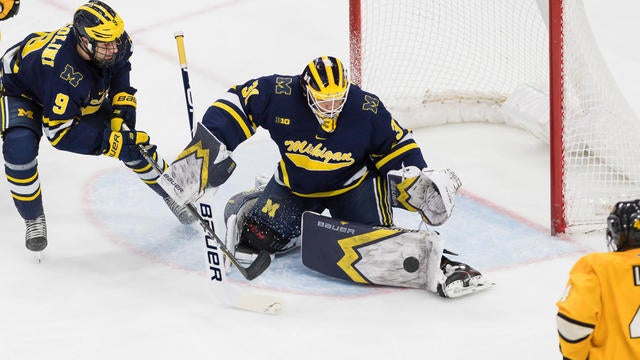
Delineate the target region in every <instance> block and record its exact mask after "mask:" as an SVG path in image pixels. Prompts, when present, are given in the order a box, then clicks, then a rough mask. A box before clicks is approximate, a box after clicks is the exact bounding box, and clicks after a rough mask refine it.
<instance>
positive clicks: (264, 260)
mask: <svg viewBox="0 0 640 360" xmlns="http://www.w3.org/2000/svg"><path fill="white" fill-rule="evenodd" d="M269 265H271V254H269V252H268V251H266V250H262V251H260V253H259V254H258V256H257V257H256V259H255V260H254V261H253V262H252V263H251V265H249V267H247V268H244V269H238V270H240V272H241V273H242V275H243V276H244V277H245V279H247V280H253V279H255V278H257V277H258V276H260V274H262V273H263V272H264V271H265V270H267V268H268V267H269Z"/></svg>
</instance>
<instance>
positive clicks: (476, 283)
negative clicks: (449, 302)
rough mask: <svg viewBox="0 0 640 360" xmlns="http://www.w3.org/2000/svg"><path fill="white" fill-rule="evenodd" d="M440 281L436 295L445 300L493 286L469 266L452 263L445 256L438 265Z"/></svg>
mask: <svg viewBox="0 0 640 360" xmlns="http://www.w3.org/2000/svg"><path fill="white" fill-rule="evenodd" d="M440 269H441V270H442V279H441V280H440V281H439V283H438V294H439V295H440V296H442V297H446V298H457V297H460V296H464V295H468V294H472V293H474V292H477V291H481V290H485V289H488V288H490V287H492V286H494V285H495V283H492V282H490V281H487V280H486V279H485V278H484V277H483V276H482V274H481V273H480V272H479V271H478V270H476V269H474V268H472V267H471V266H469V265H467V264H464V263H461V262H457V261H452V260H450V259H448V258H447V257H446V256H443V257H442V261H441V263H440Z"/></svg>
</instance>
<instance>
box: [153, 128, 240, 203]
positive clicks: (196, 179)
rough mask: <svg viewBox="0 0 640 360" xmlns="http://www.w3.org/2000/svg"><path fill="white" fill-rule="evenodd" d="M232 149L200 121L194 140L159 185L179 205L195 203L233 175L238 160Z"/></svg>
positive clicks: (163, 175)
mask: <svg viewBox="0 0 640 360" xmlns="http://www.w3.org/2000/svg"><path fill="white" fill-rule="evenodd" d="M230 155H231V151H228V150H227V147H226V146H225V145H224V144H223V143H221V142H220V141H219V140H218V139H216V137H215V136H214V135H213V134H212V133H211V132H210V131H209V130H208V129H207V128H206V127H205V126H204V125H202V123H198V124H197V127H196V132H195V134H194V135H193V139H191V142H190V143H189V144H188V145H187V147H186V148H185V149H184V150H183V151H182V152H181V153H180V155H178V158H177V159H176V160H175V161H174V162H173V163H172V164H171V165H170V166H169V168H167V170H166V171H165V172H164V173H162V176H160V179H158V184H160V186H161V187H162V188H163V189H164V191H166V192H167V194H169V196H171V198H172V199H173V200H174V201H175V202H176V203H177V204H178V205H184V204H186V203H190V202H194V201H196V200H197V199H198V198H200V197H201V196H202V195H204V191H205V190H206V189H209V188H214V189H215V188H217V187H218V186H220V185H222V184H223V183H224V182H225V181H227V179H228V178H229V177H230V176H231V174H232V173H233V171H234V170H235V168H236V163H235V162H234V161H233V159H232V158H231V157H230Z"/></svg>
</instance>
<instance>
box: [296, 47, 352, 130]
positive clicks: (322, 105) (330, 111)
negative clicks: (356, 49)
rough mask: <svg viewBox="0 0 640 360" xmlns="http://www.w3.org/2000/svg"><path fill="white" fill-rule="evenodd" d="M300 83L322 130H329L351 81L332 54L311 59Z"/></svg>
mask: <svg viewBox="0 0 640 360" xmlns="http://www.w3.org/2000/svg"><path fill="white" fill-rule="evenodd" d="M300 85H301V86H302V88H303V90H304V91H306V96H307V103H308V105H309V107H310V108H311V110H312V111H313V113H314V114H315V116H316V119H317V120H318V122H319V123H320V126H321V127H322V130H324V131H325V132H327V133H332V132H333V131H334V130H335V129H336V126H337V122H338V115H340V112H341V111H342V109H343V108H344V104H345V103H346V102H347V96H348V95H349V87H350V83H349V80H347V73H346V70H345V68H344V66H343V65H342V62H341V61H340V60H338V59H336V58H334V57H332V56H322V57H319V58H316V59H314V60H313V61H311V62H310V63H309V64H308V65H307V67H305V69H304V71H303V72H302V75H301V77H300Z"/></svg>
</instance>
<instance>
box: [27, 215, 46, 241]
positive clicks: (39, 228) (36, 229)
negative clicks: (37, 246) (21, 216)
mask: <svg viewBox="0 0 640 360" xmlns="http://www.w3.org/2000/svg"><path fill="white" fill-rule="evenodd" d="M25 223H26V225H27V234H26V238H27V239H35V238H37V237H43V238H46V237H47V223H46V221H45V217H44V215H40V216H38V217H37V218H35V219H33V220H25Z"/></svg>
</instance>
